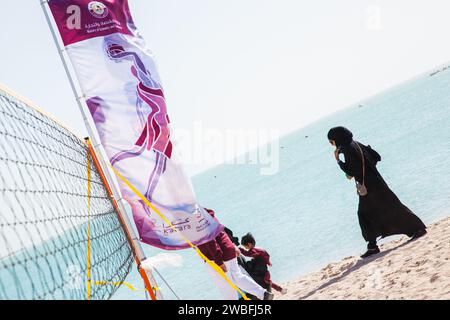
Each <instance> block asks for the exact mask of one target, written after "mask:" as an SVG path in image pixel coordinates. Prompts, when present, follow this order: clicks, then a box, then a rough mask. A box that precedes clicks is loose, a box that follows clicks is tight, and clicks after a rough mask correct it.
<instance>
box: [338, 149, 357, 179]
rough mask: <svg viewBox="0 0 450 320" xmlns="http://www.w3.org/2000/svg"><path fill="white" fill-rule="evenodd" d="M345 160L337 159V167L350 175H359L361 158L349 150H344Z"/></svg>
mask: <svg viewBox="0 0 450 320" xmlns="http://www.w3.org/2000/svg"><path fill="white" fill-rule="evenodd" d="M344 157H345V162H343V161H339V162H338V164H339V167H340V168H341V169H342V171H344V172H345V173H346V174H347V175H349V176H351V177H355V176H360V175H361V171H362V163H361V160H360V159H359V158H358V157H357V156H356V155H355V154H353V152H351V151H346V152H344Z"/></svg>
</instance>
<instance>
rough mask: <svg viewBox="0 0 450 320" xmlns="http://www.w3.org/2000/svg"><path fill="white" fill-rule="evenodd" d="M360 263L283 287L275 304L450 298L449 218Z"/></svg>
mask: <svg viewBox="0 0 450 320" xmlns="http://www.w3.org/2000/svg"><path fill="white" fill-rule="evenodd" d="M380 249H381V253H380V254H378V255H375V256H373V257H370V258H368V259H365V260H362V259H360V258H359V257H347V258H345V259H343V260H342V261H340V262H337V263H330V264H329V265H327V266H326V267H325V268H323V269H322V270H320V271H318V272H316V273H312V274H310V275H306V276H304V277H301V278H299V279H297V280H294V281H291V282H288V283H285V284H284V287H286V288H287V290H288V293H287V294H286V295H280V294H276V295H275V299H283V300H299V299H316V300H317V299H319V300H321V299H337V300H345V299H351V300H355V299H358V300H359V299H375V300H379V299H394V300H398V299H420V300H422V299H445V300H448V299H450V218H446V219H444V220H441V221H439V222H437V223H434V224H432V225H430V226H429V227H428V234H427V235H425V236H423V237H421V238H419V239H417V240H415V241H411V242H408V238H406V237H403V238H401V239H399V240H396V241H392V242H390V243H387V244H384V245H382V246H380Z"/></svg>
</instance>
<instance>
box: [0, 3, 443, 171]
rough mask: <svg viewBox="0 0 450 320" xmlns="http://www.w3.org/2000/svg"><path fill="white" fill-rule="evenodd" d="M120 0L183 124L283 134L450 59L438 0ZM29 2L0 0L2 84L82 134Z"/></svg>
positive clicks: (176, 121)
mask: <svg viewBox="0 0 450 320" xmlns="http://www.w3.org/2000/svg"><path fill="white" fill-rule="evenodd" d="M129 2H130V6H131V10H132V14H133V15H134V18H135V21H136V24H137V26H138V28H139V29H140V30H141V33H142V34H143V36H144V37H145V39H146V40H147V43H148V45H149V47H150V48H151V49H152V50H153V51H154V52H155V53H156V55H157V57H158V62H159V67H160V73H161V77H162V79H163V81H164V85H165V91H166V95H167V98H168V108H169V114H170V116H171V119H172V123H173V125H174V126H175V127H176V128H182V129H187V130H192V127H193V123H195V122H201V123H202V125H203V126H204V127H206V128H214V129H219V130H225V129H227V128H241V129H242V128H255V129H278V130H279V131H280V133H281V134H285V133H287V132H290V131H292V130H295V129H297V128H299V127H302V126H304V125H305V124H308V123H310V122H312V121H314V120H316V119H318V118H320V117H322V116H324V115H327V114H330V113H332V112H334V111H336V110H338V109H341V108H344V107H347V106H348V105H350V104H353V103H356V102H358V101H359V100H361V99H363V98H366V97H368V96H371V95H373V94H376V93H378V92H380V91H382V90H384V89H387V88H389V87H391V86H393V85H396V84H398V83H401V82H402V81H405V80H408V79H409V78H411V77H413V76H416V75H417V74H420V73H422V72H424V71H428V70H429V69H432V68H434V67H436V66H439V65H441V64H443V63H446V62H448V61H449V60H450V42H449V41H448V30H450V19H448V13H449V12H450V2H449V1H448V0H430V1H411V0H408V1H406V0H395V1H392V0H391V1H387V0H386V1H376V0H373V1H364V0H345V1H337V0H335V1H331V0H329V1H324V0H317V1H299V0H277V1H275V0H271V1H267V0H227V1H221V0H213V1H211V0H190V1H186V0H152V1H150V0H129ZM39 3H40V1H39V0H21V1H18V0H1V4H0V17H1V19H0V40H1V42H0V45H1V50H0V82H1V83H3V84H6V85H7V86H9V87H11V88H12V89H13V90H15V91H18V92H19V93H21V94H22V95H24V96H26V97H27V98H29V99H31V100H32V101H34V102H36V103H37V104H38V105H40V106H41V107H42V108H43V109H45V110H46V111H47V112H49V113H51V114H53V115H54V116H55V117H56V118H58V119H60V120H61V121H62V122H63V123H66V124H67V125H68V126H69V127H71V128H73V129H74V130H75V131H76V132H78V133H79V134H80V135H85V134H86V130H85V129H84V124H83V122H82V120H81V116H80V115H79V111H78V108H77V106H76V103H75V100H74V98H73V95H72V92H71V90H70V87H69V84H68V81H67V80H66V76H65V73H64V71H63V68H62V65H61V62H60V59H59V56H58V54H57V52H56V49H55V46H54V44H53V41H52V38H51V36H50V32H49V30H48V28H47V25H46V21H45V18H44V16H43V13H42V11H41V8H40V4H39ZM202 168H204V166H203V167H200V168H199V167H198V166H197V167H195V168H194V167H193V166H192V167H188V170H189V172H190V173H193V172H196V171H198V170H199V169H202Z"/></svg>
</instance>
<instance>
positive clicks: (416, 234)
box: [411, 229, 427, 240]
mask: <svg viewBox="0 0 450 320" xmlns="http://www.w3.org/2000/svg"><path fill="white" fill-rule="evenodd" d="M426 234H427V230H425V229H421V230H419V231H417V232H416V233H414V234H413V236H412V237H411V240H415V239H419V238H420V237H423V236H424V235H426Z"/></svg>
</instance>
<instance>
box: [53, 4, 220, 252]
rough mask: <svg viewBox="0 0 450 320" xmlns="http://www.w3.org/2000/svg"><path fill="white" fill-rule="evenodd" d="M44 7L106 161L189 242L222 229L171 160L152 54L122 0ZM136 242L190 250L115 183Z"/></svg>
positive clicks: (207, 237)
mask: <svg viewBox="0 0 450 320" xmlns="http://www.w3.org/2000/svg"><path fill="white" fill-rule="evenodd" d="M48 3H49V7H50V10H51V12H52V14H53V17H54V19H55V22H56V25H57V27H58V29H59V32H60V35H61V38H62V40H63V43H64V45H65V46H66V49H67V52H68V55H69V57H70V60H71V62H72V64H73V66H74V69H75V73H76V76H77V77H78V82H79V84H80V87H81V89H82V91H83V94H84V95H85V97H86V100H87V106H88V108H89V111H90V113H91V115H92V118H93V120H94V122H95V126H96V128H97V131H98V133H99V136H100V139H101V142H102V145H103V147H104V149H105V151H106V153H107V155H108V157H109V160H110V161H111V164H112V165H113V166H114V167H115V168H116V169H117V170H118V171H119V172H120V173H121V174H123V175H124V176H125V177H126V178H127V179H128V180H129V181H130V182H131V183H132V184H133V185H134V186H135V187H136V188H137V189H139V191H141V193H142V194H144V195H145V196H146V197H147V198H148V199H149V200H150V201H151V202H152V203H153V204H154V205H155V206H156V207H157V208H158V209H160V210H161V212H162V213H163V214H164V215H166V217H167V218H168V219H169V220H170V221H171V222H172V224H173V225H174V226H176V228H177V229H178V230H179V232H181V233H183V235H184V236H186V237H187V238H188V239H189V240H191V241H192V242H193V243H194V244H202V243H205V242H207V241H209V240H211V239H213V238H215V237H216V235H217V234H218V233H219V232H220V231H221V230H222V229H223V226H222V225H220V224H219V223H218V222H217V220H214V219H213V218H212V217H211V216H210V215H209V214H208V213H207V212H206V211H205V210H204V209H203V208H201V207H200V206H198V205H197V201H196V197H195V194H194V191H193V188H192V186H191V183H190V180H189V179H188V178H187V177H186V175H185V173H184V171H183V169H182V166H181V164H180V163H179V162H178V160H177V156H176V152H175V151H176V150H175V149H174V146H173V144H172V141H171V136H170V128H169V123H170V120H169V116H168V114H167V107H166V100H165V97H164V90H163V88H162V86H161V80H160V79H159V76H158V72H157V68H156V65H155V61H154V58H153V54H152V53H151V52H150V50H149V49H148V48H147V47H146V44H145V42H144V40H143V39H142V37H140V36H139V34H138V32H137V29H136V27H135V25H134V23H133V20H132V18H131V14H130V10H129V7H128V1H127V0H103V1H90V0H50V1H48ZM119 183H120V188H121V191H122V194H123V197H124V198H125V199H126V200H127V201H128V202H129V203H130V205H131V208H132V211H133V217H134V221H135V223H136V227H137V229H138V231H139V235H140V238H141V241H142V242H145V243H147V244H150V245H153V246H156V247H159V248H163V249H168V250H176V249H183V248H187V247H189V246H188V245H187V244H186V243H185V242H184V241H183V240H182V238H181V237H180V235H179V233H178V232H175V231H174V230H173V229H172V228H171V227H170V226H168V225H167V224H166V223H164V221H163V220H162V219H160V218H159V216H158V215H157V214H156V213H154V212H152V210H151V209H150V208H149V207H148V206H147V205H146V204H145V203H143V202H142V201H141V200H140V199H139V198H138V197H137V195H136V194H134V193H133V192H132V191H131V190H130V189H129V188H128V187H127V186H126V185H125V184H123V183H122V182H121V181H120V182H119Z"/></svg>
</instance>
